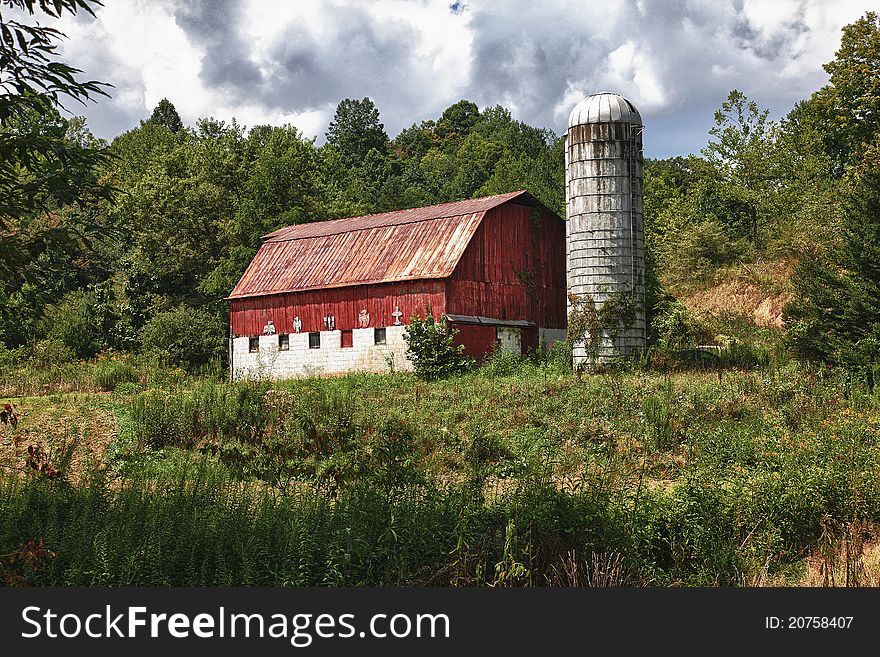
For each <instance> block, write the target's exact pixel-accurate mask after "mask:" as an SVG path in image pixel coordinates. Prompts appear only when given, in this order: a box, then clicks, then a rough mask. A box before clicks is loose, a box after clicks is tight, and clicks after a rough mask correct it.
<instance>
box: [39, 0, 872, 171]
mask: <svg viewBox="0 0 880 657" xmlns="http://www.w3.org/2000/svg"><path fill="white" fill-rule="evenodd" d="M105 4H106V6H105V7H103V8H100V9H98V11H97V18H92V17H89V16H84V15H80V16H77V17H67V18H65V19H63V20H62V21H61V22H60V24H59V25H57V26H58V27H59V28H60V29H62V30H63V31H64V32H66V33H67V35H68V39H67V40H66V41H65V42H64V43H63V44H62V47H61V52H62V55H63V57H64V59H65V61H68V62H69V63H71V64H73V65H74V66H77V67H78V68H81V69H83V71H84V74H85V75H86V76H87V77H88V78H90V79H97V80H101V81H106V82H110V83H112V84H113V85H114V89H113V90H112V92H111V93H112V98H110V99H99V100H98V102H97V103H94V104H89V105H88V106H87V107H84V108H83V107H75V108H72V109H73V111H74V113H76V114H83V115H85V116H86V117H87V119H88V123H89V126H90V128H91V129H92V131H93V132H95V134H97V135H98V136H101V137H104V138H108V139H109V138H112V137H114V136H115V135H117V134H119V133H121V132H123V131H125V130H128V129H130V128H132V127H134V126H136V125H138V121H139V120H140V119H143V118H146V117H147V116H149V114H150V112H151V111H152V108H153V107H154V106H155V105H156V103H157V102H158V101H159V100H160V99H161V98H163V97H167V98H168V99H169V100H171V102H172V103H174V104H175V106H176V107H177V109H178V111H179V113H180V114H181V117H182V118H183V120H184V122H186V123H188V124H193V123H194V122H195V121H196V120H197V119H198V118H200V117H207V116H213V117H216V118H218V119H223V120H227V121H228V120H230V119H232V118H233V117H235V118H236V120H237V121H238V122H239V123H241V124H244V125H245V126H253V125H257V124H264V123H269V124H283V123H292V124H293V125H295V126H297V127H298V128H299V129H300V130H301V131H302V132H303V133H304V134H305V135H306V136H309V137H316V138H317V140H318V142H319V143H321V142H323V139H324V133H325V131H326V129H327V124H328V123H329V121H330V119H331V118H332V116H333V112H334V110H335V107H336V105H337V103H338V102H339V101H340V100H342V99H343V98H362V97H364V96H369V97H371V98H372V99H373V100H374V102H375V103H376V105H377V107H378V108H379V110H380V112H381V119H382V121H383V122H384V124H385V127H386V130H387V132H388V133H389V135H390V136H392V137H393V136H395V135H396V134H397V133H398V132H399V131H400V130H401V129H403V128H405V127H407V126H409V125H411V124H412V123H418V122H420V121H422V120H424V119H430V118H436V117H437V116H439V114H440V113H441V112H442V111H443V110H444V109H445V108H446V107H448V106H449V105H451V104H452V103H455V102H456V101H458V100H460V99H462V98H467V99H469V100H473V101H474V102H476V103H477V104H478V105H479V106H481V107H486V106H491V105H495V104H502V105H504V106H506V107H508V108H509V109H510V110H511V111H512V112H513V115H514V116H515V117H516V118H518V119H521V120H523V121H525V122H527V123H529V124H531V125H537V126H541V127H545V128H548V129H550V130H553V131H554V132H556V133H557V134H561V133H562V132H564V130H565V127H566V120H567V116H568V113H569V111H570V110H571V108H572V107H573V106H574V105H575V104H576V103H577V101H578V100H580V98H582V97H583V96H585V95H588V94H590V93H594V92H596V91H606V90H607V91H614V92H617V93H620V94H623V95H624V96H627V97H628V98H629V99H630V100H632V101H633V102H634V103H635V104H636V106H637V107H638V108H639V109H640V111H641V113H642V116H643V118H644V119H645V124H646V132H645V155H646V156H648V157H667V156H672V155H685V154H687V153H697V152H699V150H700V149H701V148H702V147H703V146H704V145H705V143H706V141H707V138H708V130H709V128H710V127H711V126H712V124H713V112H714V111H715V110H716V109H717V108H718V107H719V106H720V104H721V102H722V101H723V100H724V99H725V98H726V96H727V94H728V92H729V91H730V90H731V89H739V90H740V91H742V92H744V93H745V94H746V95H747V96H748V97H749V98H750V99H753V100H756V101H757V102H758V104H759V105H760V106H761V107H763V108H768V109H770V111H771V116H772V117H774V118H778V117H780V116H783V115H784V114H785V113H786V112H787V111H788V110H789V109H790V108H791V107H792V106H793V105H794V103H795V102H797V101H798V100H800V99H803V98H806V97H808V96H809V95H810V93H812V92H813V91H815V90H816V89H818V88H819V87H820V86H822V85H823V84H825V83H826V82H827V74H826V73H825V72H824V71H823V69H822V64H824V63H826V62H828V61H829V60H830V59H832V58H833V57H834V52H835V50H836V49H837V47H838V46H839V42H840V30H841V28H842V27H843V26H844V25H846V24H847V23H851V22H853V21H854V20H856V19H857V18H859V17H860V16H862V15H863V14H864V13H865V12H866V11H867V10H870V9H872V8H873V9H877V8H878V7H877V6H876V3H874V4H875V6H872V3H868V2H864V1H861V2H854V1H851V0H835V1H833V2H832V1H829V0H735V1H734V0H680V1H675V2H672V1H663V0H655V1H653V2H652V1H649V0H617V1H609V2H583V1H580V2H577V1H569V0H543V1H542V2H537V3H536V2H523V1H520V0H504V1H502V0H469V1H467V2H464V1H461V0H457V1H455V2H450V1H449V0H443V1H436V2H435V1H433V0H374V1H372V2H369V3H367V2H359V1H357V0H310V1H295V0H287V1H283V0H279V1H278V2H274V1H273V2H267V1H264V0H191V1H189V2H181V1H176V2H175V1H171V0H105ZM42 22H44V23H47V24H50V23H51V21H45V20H43V21H42Z"/></svg>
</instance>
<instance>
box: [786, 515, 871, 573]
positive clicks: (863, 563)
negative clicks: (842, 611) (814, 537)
mask: <svg viewBox="0 0 880 657" xmlns="http://www.w3.org/2000/svg"><path fill="white" fill-rule="evenodd" d="M798 586H812V587H817V586H821V587H868V586H880V526H877V525H875V524H873V523H868V522H865V521H856V522H853V523H850V524H849V525H847V526H846V527H845V528H843V529H842V530H840V529H838V530H837V531H831V530H827V531H826V532H825V533H824V535H823V537H822V540H821V542H820V545H819V546H818V548H817V549H816V550H815V551H814V552H813V554H811V555H810V556H809V557H808V558H807V560H806V563H805V569H804V575H803V577H802V578H801V580H800V582H798Z"/></svg>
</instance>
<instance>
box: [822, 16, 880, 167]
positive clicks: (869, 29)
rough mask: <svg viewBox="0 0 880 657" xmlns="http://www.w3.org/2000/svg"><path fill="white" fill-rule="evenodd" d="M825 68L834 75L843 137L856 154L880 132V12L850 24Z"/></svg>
mask: <svg viewBox="0 0 880 657" xmlns="http://www.w3.org/2000/svg"><path fill="white" fill-rule="evenodd" d="M823 68H824V69H825V71H826V72H827V73H828V74H829V75H830V76H831V78H830V82H831V86H832V87H833V89H834V94H833V95H834V97H835V101H836V102H835V113H836V115H837V119H838V121H839V126H840V130H841V132H842V133H843V135H844V137H843V141H844V142H845V144H846V146H847V148H848V150H849V153H850V154H851V155H854V154H856V153H857V151H858V150H859V149H860V148H861V146H862V145H863V144H868V143H870V142H871V140H872V139H873V138H874V136H875V135H877V134H878V133H880V15H878V14H877V12H873V11H869V12H868V13H866V14H865V15H864V16H863V17H862V18H860V19H859V20H857V21H856V22H855V23H852V24H850V25H846V26H845V27H844V28H843V36H842V37H841V40H840V49H839V50H838V51H837V52H836V53H835V58H834V59H833V60H832V61H830V62H828V63H827V64H825V66H824V67H823Z"/></svg>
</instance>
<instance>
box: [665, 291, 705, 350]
mask: <svg viewBox="0 0 880 657" xmlns="http://www.w3.org/2000/svg"><path fill="white" fill-rule="evenodd" d="M654 326H655V330H656V332H657V343H658V344H659V345H660V346H661V347H663V348H664V349H667V350H671V351H674V350H676V349H686V348H689V347H695V346H697V345H699V344H707V343H709V342H711V341H712V333H711V331H710V330H709V328H708V327H707V326H706V324H705V323H704V322H703V321H701V318H699V317H697V316H695V315H694V314H693V313H692V312H690V311H689V310H688V309H687V307H686V306H685V305H684V304H683V303H681V302H680V301H676V302H673V303H670V304H668V305H666V306H665V307H664V309H663V312H662V313H661V314H660V315H659V316H658V317H657V320H656V322H655V325H654Z"/></svg>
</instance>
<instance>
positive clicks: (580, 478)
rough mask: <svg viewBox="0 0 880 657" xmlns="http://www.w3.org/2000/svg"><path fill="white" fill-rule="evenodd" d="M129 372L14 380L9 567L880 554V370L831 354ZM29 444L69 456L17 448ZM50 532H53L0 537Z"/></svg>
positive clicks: (193, 579)
mask: <svg viewBox="0 0 880 657" xmlns="http://www.w3.org/2000/svg"><path fill="white" fill-rule="evenodd" d="M140 375H141V378H143V379H144V381H143V382H141V380H140V379H139V380H137V381H133V382H131V381H130V382H123V383H120V384H119V385H118V386H117V389H116V391H115V392H106V393H101V392H91V393H89V392H79V393H66V394H57V395H50V396H47V397H39V398H35V397H28V398H13V399H10V401H11V402H12V403H14V404H15V406H16V411H17V415H18V418H19V422H18V426H17V428H16V429H12V428H11V427H9V426H5V425H0V427H2V429H0V431H2V433H0V443H2V445H0V463H2V464H3V474H2V475H0V477H2V481H0V487H2V488H3V491H2V495H3V498H4V499H6V500H7V503H6V504H4V505H2V508H0V554H5V555H7V557H5V559H6V561H5V564H6V565H5V566H4V567H5V568H6V571H7V576H12V575H13V574H14V575H16V576H20V577H23V578H24V580H25V581H27V582H29V583H33V584H84V585H90V584H111V585H120V584H184V585H195V584H270V585H281V584H336V585H345V584H358V585H359V584H441V585H463V584H464V585H570V584H579V585H591V584H592V585H602V584H605V585H615V584H617V585H619V584H628V585H768V584H777V585H778V584H788V585H794V584H813V585H815V584H822V583H826V580H827V583H832V576H833V583H836V584H842V583H847V582H849V583H858V584H873V583H876V582H877V581H878V576H880V571H878V570H877V569H876V568H875V567H874V559H875V556H876V555H875V548H874V546H875V535H874V527H875V525H874V523H876V522H877V521H878V520H880V481H878V476H877V472H878V471H880V470H878V466H880V449H878V446H877V441H878V438H880V395H878V393H877V392H872V391H870V390H867V389H866V388H864V387H863V386H862V385H861V384H857V383H853V382H851V381H849V380H848V379H847V377H846V376H845V375H843V374H840V373H838V372H836V371H833V370H830V371H809V370H805V369H802V368H799V367H798V366H795V365H775V366H774V365H771V366H767V367H763V368H751V369H740V370H737V369H729V370H725V371H720V370H719V371H690V372H675V373H667V374H663V373H658V372H647V371H641V370H639V369H632V370H629V371H614V372H608V373H605V374H595V375H584V376H582V377H578V376H576V375H574V374H572V373H571V372H570V371H567V369H566V368H565V367H564V365H563V364H562V363H559V362H557V361H554V360H552V359H548V360H545V361H542V362H523V361H520V359H518V358H515V357H512V356H505V357H499V358H496V359H495V360H493V361H492V362H490V363H489V365H487V366H486V367H484V368H482V369H481V370H479V371H477V372H476V373H473V374H468V375H466V376H462V377H459V378H455V379H451V380H448V381H440V382H434V383H425V382H422V381H419V380H418V379H416V378H415V377H413V376H410V375H405V374H394V375H352V376H346V377H340V378H335V379H308V380H302V381H293V382H284V383H277V384H269V383H251V384H245V383H241V384H228V383H222V382H219V381H217V380H213V379H210V378H186V377H183V378H181V377H178V378H177V379H175V377H174V376H173V375H172V376H170V377H167V378H166V379H164V380H162V381H159V380H158V379H159V377H156V376H153V379H154V380H152V381H147V380H146V373H145V372H141V373H140ZM136 378H138V377H136ZM148 386H149V387H148ZM32 445H33V446H38V447H40V448H41V449H42V453H43V454H45V455H47V456H46V459H47V460H48V461H51V463H52V465H53V467H55V468H56V469H57V470H59V471H60V472H61V473H62V475H61V476H60V477H56V478H50V477H47V476H46V474H45V472H43V473H41V472H40V471H39V470H36V469H34V468H33V467H29V466H28V464H27V461H28V459H29V452H28V447H29V446H32ZM38 465H39V464H38ZM40 539H42V540H43V541H44V546H45V549H47V550H51V552H52V553H53V554H54V557H53V556H45V555H44V556H43V557H42V558H38V559H33V560H30V561H22V560H21V559H19V560H17V561H16V560H13V559H11V558H10V557H9V555H12V554H20V553H21V551H22V550H25V551H26V550H27V549H28V548H27V546H28V542H29V541H31V542H32V543H31V547H33V545H36V544H37V543H36V542H37V541H39V540H40ZM22 564H24V565H22Z"/></svg>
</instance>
